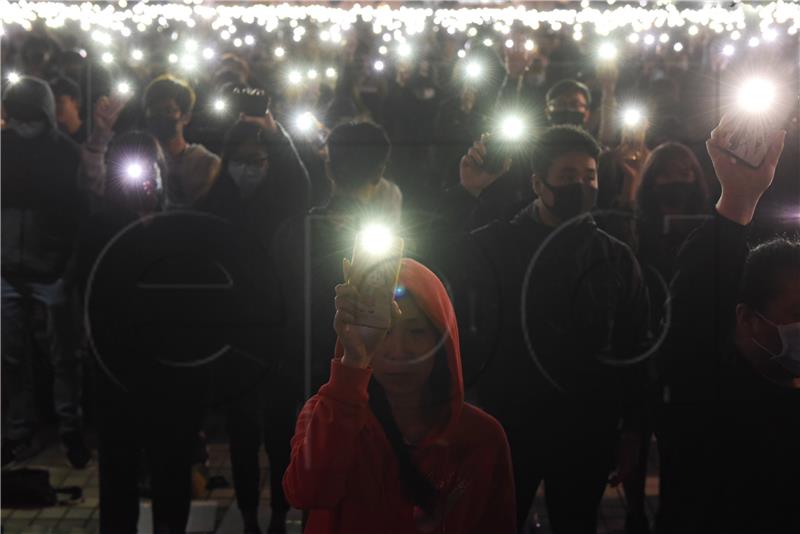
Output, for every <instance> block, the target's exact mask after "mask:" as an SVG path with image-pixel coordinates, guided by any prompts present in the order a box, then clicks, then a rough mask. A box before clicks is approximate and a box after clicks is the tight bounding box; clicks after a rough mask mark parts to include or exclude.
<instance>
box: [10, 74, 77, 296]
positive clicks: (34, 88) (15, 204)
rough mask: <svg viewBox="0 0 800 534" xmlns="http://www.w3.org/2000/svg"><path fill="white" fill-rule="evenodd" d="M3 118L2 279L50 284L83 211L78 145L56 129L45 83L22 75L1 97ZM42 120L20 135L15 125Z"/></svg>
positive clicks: (63, 263)
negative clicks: (33, 129)
mask: <svg viewBox="0 0 800 534" xmlns="http://www.w3.org/2000/svg"><path fill="white" fill-rule="evenodd" d="M3 106H4V108H5V109H6V111H7V113H8V116H9V119H10V120H9V122H10V123H12V124H10V125H9V127H8V128H5V129H4V130H3V132H2V143H0V145H2V157H0V160H2V169H1V172H0V174H2V233H3V239H2V242H3V247H2V249H3V254H2V264H3V277H5V278H6V279H13V278H17V279H24V280H27V281H38V282H52V281H54V280H55V279H57V278H58V277H60V276H61V275H62V274H63V272H64V269H65V268H66V264H67V260H68V259H69V257H70V255H71V252H72V247H73V245H74V241H75V235H76V232H77V228H78V225H79V224H80V219H81V217H82V214H83V211H84V204H83V198H82V196H81V195H80V194H79V191H78V188H77V181H76V174H77V170H78V163H79V161H80V152H79V149H78V145H76V144H75V143H74V142H73V141H72V140H71V139H69V138H68V137H67V136H65V135H64V134H63V133H61V132H59V131H58V130H57V129H56V127H55V124H56V121H55V103H54V99H53V93H52V91H51V90H50V87H49V86H48V85H47V84H46V83H45V82H43V81H42V80H39V79H37V78H32V77H27V76H26V77H23V78H22V79H21V80H20V81H18V82H17V83H15V84H13V85H12V86H10V87H9V88H8V89H7V90H6V92H5V94H4V95H3ZM34 122H37V123H43V124H44V130H43V131H41V132H40V133H38V135H36V136H35V137H32V138H26V137H25V136H23V135H20V133H19V132H18V131H17V128H16V127H15V126H14V123H16V124H20V125H22V124H26V123H27V124H31V123H34Z"/></svg>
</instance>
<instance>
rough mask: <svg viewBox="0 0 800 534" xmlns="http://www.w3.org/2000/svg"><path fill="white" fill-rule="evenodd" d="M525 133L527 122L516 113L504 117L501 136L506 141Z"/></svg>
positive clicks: (513, 139) (515, 138)
mask: <svg viewBox="0 0 800 534" xmlns="http://www.w3.org/2000/svg"><path fill="white" fill-rule="evenodd" d="M523 133H525V123H524V122H523V120H522V119H521V118H519V117H517V116H515V115H509V116H507V117H504V118H503V120H502V121H500V137H502V138H503V139H505V140H506V141H515V140H517V139H519V138H520V137H522V134H523Z"/></svg>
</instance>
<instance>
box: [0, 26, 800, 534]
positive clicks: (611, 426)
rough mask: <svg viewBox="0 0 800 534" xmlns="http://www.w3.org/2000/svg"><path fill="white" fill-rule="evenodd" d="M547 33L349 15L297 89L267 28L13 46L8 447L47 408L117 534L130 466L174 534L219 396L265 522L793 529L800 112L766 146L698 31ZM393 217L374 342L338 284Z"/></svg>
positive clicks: (59, 36)
mask: <svg viewBox="0 0 800 534" xmlns="http://www.w3.org/2000/svg"><path fill="white" fill-rule="evenodd" d="M526 31H527V30H525V29H522V28H514V29H513V30H512V32H511V34H510V37H509V41H510V42H511V46H508V44H507V43H506V44H505V46H498V45H501V44H503V43H498V44H494V43H491V44H486V43H484V36H483V35H480V34H478V35H476V36H475V37H473V38H470V39H468V40H467V41H466V42H463V38H462V39H461V42H459V41H458V40H457V39H456V38H455V37H453V36H449V35H446V34H445V32H429V33H428V34H425V36H424V37H421V38H420V39H419V41H418V42H417V43H416V47H415V49H414V53H413V54H411V55H408V56H407V57H401V58H398V59H397V60H396V61H389V60H388V59H387V60H386V62H385V63H384V61H383V60H378V61H374V60H373V58H374V57H377V56H376V55H375V51H376V49H377V48H378V46H380V45H381V42H380V41H377V40H376V38H377V37H376V36H375V35H374V34H373V33H372V32H371V31H370V29H369V26H368V25H366V24H365V25H363V27H362V26H361V25H359V24H356V25H355V26H354V27H353V29H352V30H351V34H350V35H349V36H348V39H347V43H346V44H345V45H344V46H343V47H342V48H340V49H338V51H337V52H336V54H332V53H330V52H327V51H325V50H323V49H322V48H321V47H320V48H315V45H314V44H312V43H311V42H310V41H307V42H304V43H302V44H300V45H297V46H296V47H295V49H294V54H295V57H299V58H303V60H304V61H305V62H306V63H307V64H313V65H317V64H320V65H322V64H323V63H324V62H325V61H330V62H333V63H332V64H333V65H334V66H333V67H331V69H332V71H333V74H334V75H333V76H323V75H321V74H320V75H319V76H317V75H316V74H315V75H314V76H313V77H311V76H308V77H307V79H306V77H304V79H303V80H302V82H297V83H295V82H294V81H293V82H292V83H289V82H288V81H287V80H286V79H285V76H284V74H285V66H284V63H283V62H284V61H286V60H284V59H282V55H281V56H277V55H275V54H273V53H271V51H268V50H266V48H265V47H260V46H258V45H256V46H252V47H249V48H233V47H231V48H230V49H229V50H226V51H224V53H223V51H218V52H219V53H218V54H217V56H216V57H215V59H214V60H213V61H211V62H210V64H209V67H208V69H206V70H203V71H202V72H198V71H194V72H193V73H187V72H186V71H181V70H180V66H179V65H173V64H171V63H170V62H169V61H168V60H167V57H166V50H168V47H167V46H166V45H165V43H170V42H171V40H170V37H169V36H168V33H167V32H158V33H156V32H153V34H152V35H151V36H150V37H152V39H151V40H152V42H151V43H150V47H151V48H150V49H148V50H147V53H148V59H147V60H146V61H143V62H132V61H131V62H126V61H125V60H124V59H117V60H116V61H115V62H114V63H113V64H104V63H102V62H100V61H98V58H96V57H94V54H91V53H89V54H87V53H86V51H85V50H83V49H81V48H80V47H81V46H82V43H81V41H80V37H79V36H78V35H74V34H69V33H65V32H61V33H53V32H51V31H49V30H46V29H44V28H38V27H37V28H34V29H33V30H32V31H29V32H20V33H17V34H13V33H6V34H5V35H3V47H2V52H3V74H4V75H3V96H2V147H1V150H2V155H1V157H0V163H1V165H2V169H1V170H2V241H3V244H2V282H3V288H2V289H3V291H2V330H3V336H2V365H3V373H2V374H3V444H2V455H3V465H4V466H9V465H14V464H15V463H19V462H22V461H24V460H26V459H28V458H30V457H32V456H34V455H35V454H36V453H37V452H38V451H39V450H41V448H42V446H43V444H42V443H41V439H40V437H39V435H38V430H39V428H40V426H41V425H39V423H38V421H37V420H38V418H39V414H40V412H41V410H40V409H39V404H40V403H39V402H38V400H37V399H39V398H41V397H42V396H45V397H46V398H51V399H52V402H53V405H54V406H55V414H56V415H57V419H58V423H59V433H60V437H61V440H62V444H63V445H64V447H65V451H66V456H67V458H68V460H69V462H70V463H71V464H72V465H73V466H74V467H76V468H84V467H86V465H87V464H88V463H89V462H90V461H92V457H93V452H92V450H91V449H90V447H89V446H87V441H86V439H85V436H86V434H87V432H88V431H89V430H92V431H93V433H96V436H97V455H96V456H97V461H98V463H99V475H100V528H101V532H103V533H113V534H118V533H128V532H135V531H136V528H137V521H138V514H139V499H140V494H141V486H142V484H141V479H142V477H143V474H146V476H147V478H148V480H149V483H148V484H147V486H148V494H149V496H150V497H151V499H152V502H153V522H154V531H155V532H163V533H168V532H169V533H178V532H184V530H185V528H186V523H187V519H188V514H189V506H190V501H191V498H192V494H193V478H192V469H193V465H194V464H196V463H198V462H202V461H203V459H202V457H203V450H202V449H203V439H204V438H203V430H204V421H205V420H207V418H208V417H209V414H212V413H222V414H224V418H225V421H226V430H227V440H228V443H229V445H230V456H231V464H232V473H233V485H234V488H235V490H236V500H237V504H238V507H239V510H240V511H241V514H242V519H243V524H244V529H245V532H247V533H249V534H253V533H256V532H260V527H259V525H258V506H259V502H260V500H259V488H260V480H259V476H260V471H259V462H258V454H259V450H260V448H261V447H262V446H263V447H264V448H265V450H266V452H267V455H268V457H269V461H270V496H271V500H270V506H271V511H272V515H271V523H270V525H269V532H285V531H286V524H285V521H286V514H287V512H288V511H289V509H290V507H294V508H297V509H300V510H303V511H304V525H305V531H306V532H342V533H354V532H445V531H448V532H475V533H488V532H506V533H511V532H536V529H537V528H538V525H537V523H538V519H537V516H536V514H535V513H534V512H532V511H531V506H532V502H533V499H534V496H535V495H536V492H537V490H538V488H539V486H540V485H542V484H544V488H545V503H546V507H547V515H548V519H549V523H550V525H551V528H552V531H553V532H555V533H557V534H562V533H566V534H572V533H575V534H579V533H593V532H596V530H597V514H598V507H599V505H600V502H601V499H602V496H603V493H604V491H605V488H606V487H607V485H608V484H609V483H610V484H612V485H615V486H616V485H622V486H624V491H625V497H626V502H627V518H626V532H628V533H630V534H639V533H646V532H651V531H654V532H657V533H660V534H672V533H675V534H684V533H688V534H692V533H715V532H718V533H742V534H744V533H761V534H779V533H790V532H792V533H794V532H800V516H798V514H797V513H796V505H797V503H798V502H800V485H798V484H797V481H798V480H800V461H799V460H798V457H797V451H799V450H800V424H798V419H797V414H798V413H800V334H799V333H800V241H798V235H797V232H798V227H797V221H798V220H800V219H798V218H797V217H798V214H799V213H794V211H797V210H798V209H800V179H798V168H799V167H798V158H799V157H800V145H799V144H798V135H799V133H800V132H799V131H798V118H800V112H799V111H798V108H797V106H796V104H795V103H794V102H793V101H792V103H791V104H792V107H790V110H789V113H786V114H784V115H788V120H786V121H785V122H781V123H780V124H777V123H776V124H775V125H774V127H771V129H770V130H769V131H768V132H767V133H766V134H765V137H764V139H763V144H764V145H765V146H766V149H765V154H764V156H763V160H762V161H761V162H760V164H758V165H755V166H753V165H748V164H747V163H746V162H744V161H742V160H741V159H740V158H737V157H735V156H733V155H732V154H731V153H730V151H729V150H728V149H727V148H726V147H730V143H729V141H730V139H729V138H730V135H731V130H730V128H728V127H727V126H726V120H727V119H726V117H728V118H729V117H730V116H731V114H734V113H735V110H732V109H729V106H727V105H726V104H725V102H724V97H725V95H722V96H720V86H722V87H725V86H726V84H727V83H729V82H730V81H731V80H732V78H731V79H727V78H726V76H727V73H729V72H733V73H735V72H736V70H735V69H734V68H733V66H731V65H727V64H725V65H721V64H720V62H719V59H718V58H715V57H714V54H713V53H712V52H711V51H712V50H713V49H714V41H713V36H712V35H709V36H706V37H704V38H702V39H700V38H698V40H697V41H696V42H692V43H691V44H687V46H686V47H685V48H684V47H681V50H678V49H677V48H673V47H669V48H667V47H659V46H653V47H651V48H641V49H637V50H636V51H633V52H631V51H628V52H626V53H625V54H626V55H625V58H624V60H623V59H620V60H619V61H612V62H608V63H604V64H597V61H596V59H595V55H594V53H593V52H592V50H591V49H590V48H589V47H590V46H591V45H590V44H586V43H584V42H577V41H575V40H573V39H572V38H571V37H566V36H565V35H563V34H560V33H558V32H552V31H549V32H548V31H544V30H542V31H539V32H530V33H526ZM531 39H532V40H533V41H535V43H536V45H535V46H533V45H532V44H531V45H529V44H528V41H529V40H531ZM533 41H531V42H533ZM459 51H463V52H464V54H463V55H459ZM751 53H752V56H751V57H750V58H749V59H742V61H743V62H746V61H747V62H752V61H754V58H757V57H758V54H759V53H760V52H759V50H757V49H753V50H752V51H751ZM792 54H796V51H794V52H793V49H792V47H786V49H776V52H775V53H774V55H773V57H772V58H771V61H773V63H774V64H775V71H776V72H779V69H781V68H783V73H784V74H785V73H786V72H787V71H788V72H793V75H794V77H795V78H797V76H798V68H800V64H799V63H798V58H797V57H796V55H795V56H793V55H792ZM378 63H380V65H378ZM784 67H785V68H784ZM12 71H13V72H14V76H13V79H12V77H10V76H8V73H10V72H12ZM321 72H322V71H320V73H321ZM315 73H316V71H315ZM731 76H732V75H731ZM123 80H124V83H125V90H122V89H121V87H120V86H119V84H120V83H122V81H123ZM731 83H732V82H731ZM784 85H788V84H784ZM796 90H797V88H796V87H790V88H789V89H788V92H789V93H790V94H791V93H792V91H794V92H795V93H796V92H797V91H796ZM790 100H791V99H790ZM626 102H636V103H637V105H638V108H637V109H638V110H640V111H641V115H642V117H641V118H640V120H630V121H622V120H621V115H622V113H623V111H624V104H625V103H626ZM782 118H786V117H785V116H784V117H782ZM787 214H791V216H789V215H787ZM376 222H378V223H382V224H384V225H386V226H387V227H389V228H391V229H392V232H393V233H394V234H396V235H397V236H400V237H402V238H403V242H404V253H403V259H402V261H400V263H399V275H398V279H397V283H396V288H395V290H394V299H393V302H392V305H391V307H392V309H391V323H390V327H389V328H385V329H376V328H373V329H369V328H364V327H362V326H359V321H358V316H359V314H360V313H361V312H362V309H361V307H362V306H363V302H362V300H361V298H362V297H361V295H360V293H359V289H363V288H359V287H358V286H357V284H354V283H352V282H351V281H350V280H351V277H350V276H349V275H350V270H351V269H352V266H351V264H350V261H349V259H350V258H351V257H352V254H353V247H354V243H355V239H356V235H357V234H358V232H359V231H360V230H362V229H363V228H364V227H366V226H367V225H369V224H372V223H376ZM343 260H344V261H343ZM42 355H45V356H46V359H47V361H48V362H49V365H48V366H46V367H48V368H49V369H51V373H52V378H51V381H47V380H44V381H43V380H42V379H41V375H42V365H41V364H40V363H39V362H40V360H42V358H41V356H42ZM43 385H45V386H46V389H47V390H48V391H44V389H45V388H43V387H42V386H43ZM50 385H52V387H50ZM654 446H657V448H658V457H659V509H658V513H657V516H656V518H655V523H654V524H653V525H651V523H650V520H649V518H648V517H647V514H646V511H645V480H646V474H647V465H648V460H647V458H648V454H651V453H652V451H651V448H652V447H654Z"/></svg>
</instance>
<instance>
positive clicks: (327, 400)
mask: <svg viewBox="0 0 800 534" xmlns="http://www.w3.org/2000/svg"><path fill="white" fill-rule="evenodd" d="M400 283H401V284H402V285H403V286H404V287H405V288H406V290H407V291H408V292H409V293H411V294H412V295H413V296H414V298H415V299H416V302H417V304H418V305H419V306H420V308H421V309H422V310H423V311H424V312H425V314H426V315H427V316H428V318H429V319H430V320H431V322H432V323H433V324H434V326H435V327H436V328H437V330H439V331H440V332H445V333H447V335H446V336H445V337H446V340H445V348H446V351H445V352H446V354H447V363H448V369H449V371H450V379H451V380H450V382H451V388H452V389H451V396H450V405H449V418H448V419H447V420H446V422H445V423H443V424H442V425H440V426H439V427H437V428H436V429H435V430H434V431H432V432H431V433H430V434H429V435H428V436H427V437H426V438H425V439H424V440H423V441H422V442H421V443H420V444H419V445H418V446H417V447H415V448H414V450H413V451H412V459H413V461H414V462H415V465H416V466H417V468H418V469H419V470H420V472H421V473H422V474H423V475H424V476H426V477H427V478H428V479H429V480H430V481H431V482H432V483H433V485H434V486H435V487H436V488H437V490H438V497H437V503H436V508H437V509H439V510H445V512H444V514H443V516H442V517H441V519H439V520H438V522H437V523H438V524H436V525H435V526H434V525H431V526H430V527H429V528H426V529H425V530H424V531H425V532H459V533H467V532H475V533H486V532H514V531H515V525H514V523H515V511H514V485H513V480H512V475H511V462H510V454H509V449H508V443H507V440H506V437H505V433H504V432H503V429H502V427H501V426H500V424H499V423H498V422H497V421H496V420H495V419H494V418H492V417H491V416H489V415H488V414H486V413H484V412H482V411H481V410H479V409H478V408H475V407H474V406H472V405H470V404H467V403H465V402H464V382H463V378H462V373H461V356H460V349H459V341H458V326H457V324H456V318H455V312H454V310H453V307H452V304H451V303H450V298H449V297H448V295H447V292H446V290H445V288H444V286H443V285H442V283H441V282H440V281H439V279H438V278H437V277H436V275H434V274H433V273H432V272H431V271H430V270H428V269H427V268H426V267H424V266H422V265H421V264H419V263H417V262H415V261H413V260H410V259H404V260H403V262H402V266H401V270H400ZM342 354H343V350H342V348H341V347H340V346H338V345H337V350H336V356H335V358H334V359H333V361H332V362H331V376H330V379H329V381H328V382H327V383H326V384H325V385H323V386H322V388H320V390H319V393H317V394H316V395H315V396H313V397H312V398H311V399H309V401H308V402H307V403H306V405H305V407H304V408H303V410H302V412H301V413H300V416H299V418H298V421H297V427H296V430H295V435H294V438H293V439H292V457H291V464H290V465H289V469H288V470H287V471H286V474H285V475H284V478H283V488H284V491H285V492H286V496H287V498H288V500H289V502H290V503H291V504H292V505H293V506H294V507H296V508H300V509H304V510H308V511H309V512H310V514H309V518H308V524H307V526H306V533H316V532H325V533H331V532H346V533H348V534H351V533H359V532H364V533H376V532H380V533H401V532H409V533H413V532H421V531H422V530H419V527H418V526H417V523H416V522H415V519H414V515H415V514H414V508H415V507H414V503H413V502H411V500H410V499H409V498H408V497H407V496H406V494H405V492H404V490H403V487H402V485H401V482H400V477H399V472H398V463H397V460H396V458H395V455H394V452H393V450H392V446H391V444H390V443H389V440H388V438H387V437H386V435H385V433H384V431H383V428H382V426H381V424H380V422H379V421H378V420H377V419H376V417H375V415H374V414H373V413H372V411H371V410H370V407H369V394H368V390H367V387H368V384H369V382H370V379H371V377H372V370H371V369H370V368H367V369H357V368H351V367H348V366H346V365H344V364H342V363H341V356H342ZM437 515H438V514H437Z"/></svg>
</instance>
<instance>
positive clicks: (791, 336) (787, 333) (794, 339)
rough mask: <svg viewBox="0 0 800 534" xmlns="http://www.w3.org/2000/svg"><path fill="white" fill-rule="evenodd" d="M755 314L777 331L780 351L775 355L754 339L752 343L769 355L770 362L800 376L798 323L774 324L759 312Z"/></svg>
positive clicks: (799, 325)
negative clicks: (772, 361)
mask: <svg viewBox="0 0 800 534" xmlns="http://www.w3.org/2000/svg"><path fill="white" fill-rule="evenodd" d="M756 314H757V315H758V316H759V317H761V319H762V320H764V322H766V323H768V324H770V325H772V326H774V327H775V329H776V330H778V336H779V337H780V339H781V351H780V352H779V353H777V354H776V353H774V352H772V351H771V350H769V349H768V348H767V347H765V346H764V345H762V344H761V343H759V342H758V340H756V339H755V338H753V343H755V344H756V345H757V346H758V347H759V348H760V349H761V350H763V351H764V352H766V353H767V354H769V355H770V356H771V358H770V360H774V361H776V362H778V363H779V364H780V365H782V366H783V367H785V368H786V370H787V371H789V372H790V373H792V374H793V375H795V376H800V323H789V324H775V323H773V322H772V321H770V320H769V319H767V318H766V317H764V316H763V315H761V314H760V313H759V312H756Z"/></svg>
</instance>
